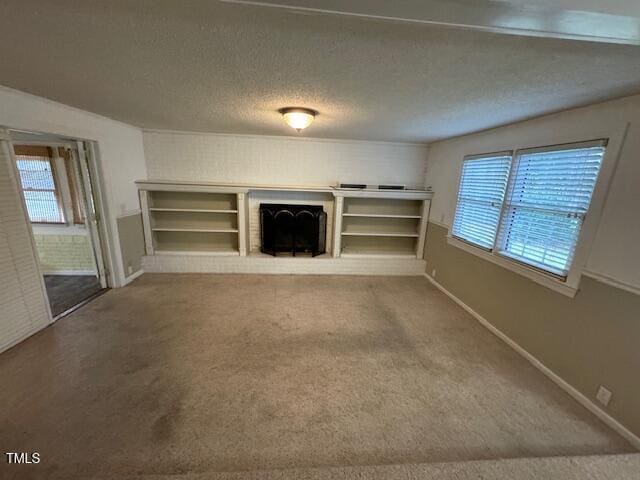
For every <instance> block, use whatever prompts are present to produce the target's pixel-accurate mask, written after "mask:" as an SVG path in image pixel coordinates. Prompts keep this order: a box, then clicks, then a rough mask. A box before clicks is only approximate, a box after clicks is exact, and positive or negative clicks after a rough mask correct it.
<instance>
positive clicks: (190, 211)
mask: <svg viewBox="0 0 640 480" xmlns="http://www.w3.org/2000/svg"><path fill="white" fill-rule="evenodd" d="M149 210H151V211H152V212H188V213H238V210H210V209H206V208H150V209H149Z"/></svg>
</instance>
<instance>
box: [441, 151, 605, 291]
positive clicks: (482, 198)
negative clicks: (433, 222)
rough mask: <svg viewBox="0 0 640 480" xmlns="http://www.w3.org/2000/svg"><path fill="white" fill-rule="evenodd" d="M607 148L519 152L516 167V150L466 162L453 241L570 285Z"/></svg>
mask: <svg viewBox="0 0 640 480" xmlns="http://www.w3.org/2000/svg"><path fill="white" fill-rule="evenodd" d="M606 145H607V141H606V140H598V141H594V142H585V143H579V144H570V145H557V146H553V147H543V148H533V149H525V150H518V151H517V152H516V154H515V157H514V159H513V165H510V164H511V155H510V152H502V153H500V154H492V155H481V156H472V157H466V158H465V160H464V162H463V166H462V175H461V180H460V188H459V191H458V205H457V208H456V214H455V217H454V221H453V228H452V232H451V234H452V236H453V237H456V238H459V239H461V240H464V241H465V242H467V243H470V244H473V245H475V246H478V247H481V248H483V249H485V250H488V251H491V252H495V253H493V254H492V255H499V256H502V257H506V258H508V259H511V260H515V261H517V262H519V263H523V264H526V265H527V266H530V267H534V268H536V269H539V270H542V271H544V272H545V273H550V274H552V275H555V276H557V277H560V278H562V279H565V278H566V277H567V276H568V275H569V271H570V269H571V264H572V261H573V257H574V254H575V250H576V246H577V244H578V238H579V236H580V230H581V228H582V224H583V222H584V219H585V216H586V214H587V211H588V210H589V205H590V203H591V197H592V195H593V191H594V189H595V185H596V181H597V178H598V173H599V172H600V166H601V164H602V159H603V157H604V153H605V149H606ZM505 191H506V193H505ZM496 231H497V234H496Z"/></svg>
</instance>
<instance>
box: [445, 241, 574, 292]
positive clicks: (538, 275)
mask: <svg viewBox="0 0 640 480" xmlns="http://www.w3.org/2000/svg"><path fill="white" fill-rule="evenodd" d="M447 243H448V244H449V245H452V246H454V247H456V248H459V249H461V250H464V251H465V252H467V253H471V254H472V255H476V256H477V257H480V258H482V259H483V260H487V261H489V262H491V263H494V264H496V265H499V266H501V267H503V268H506V269H507V270H511V271H512V272H515V273H517V274H519V275H522V276H524V277H527V278H528V279H529V280H533V281H534V282H536V283H538V284H540V285H542V286H544V287H547V288H550V289H551V290H555V291H556V292H558V293H561V294H562V295H565V296H567V297H570V298H573V297H574V296H575V294H576V292H577V291H578V285H577V284H575V285H572V284H570V283H569V282H563V281H561V280H558V279H557V278H555V277H553V276H551V275H547V274H545V273H543V272H540V271H538V270H535V269H533V268H529V267H526V266H524V265H521V264H519V263H516V262H514V261H512V260H509V259H508V258H506V257H501V256H499V255H496V254H494V253H492V252H489V251H487V250H483V249H481V248H479V247H474V246H473V245H471V244H468V243H465V242H463V241H461V240H458V239H457V238H454V237H452V236H451V235H450V234H447Z"/></svg>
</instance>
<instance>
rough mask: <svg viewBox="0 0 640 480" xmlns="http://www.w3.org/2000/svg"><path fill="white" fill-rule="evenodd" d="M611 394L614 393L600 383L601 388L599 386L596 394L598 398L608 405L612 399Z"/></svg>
mask: <svg viewBox="0 0 640 480" xmlns="http://www.w3.org/2000/svg"><path fill="white" fill-rule="evenodd" d="M611 395H613V394H612V393H611V391H610V390H608V389H606V388H605V387H603V386H602V385H600V388H598V393H597V394H596V399H598V401H599V402H600V403H601V404H602V405H603V406H605V407H606V406H607V405H609V402H610V401H611Z"/></svg>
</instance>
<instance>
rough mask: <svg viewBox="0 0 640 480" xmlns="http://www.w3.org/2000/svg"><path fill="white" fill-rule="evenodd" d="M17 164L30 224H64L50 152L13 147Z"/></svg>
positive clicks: (40, 149) (26, 147)
mask: <svg viewBox="0 0 640 480" xmlns="http://www.w3.org/2000/svg"><path fill="white" fill-rule="evenodd" d="M15 153H16V165H17V167H18V173H19V174H20V183H21V186H22V191H23V193H24V199H25V203H26V205H27V211H28V213H29V220H31V222H32V223H64V214H63V212H62V206H61V202H60V193H59V191H58V188H57V183H56V177H55V171H54V168H53V163H52V161H51V160H52V159H51V150H50V149H49V148H47V147H31V146H16V148H15Z"/></svg>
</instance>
